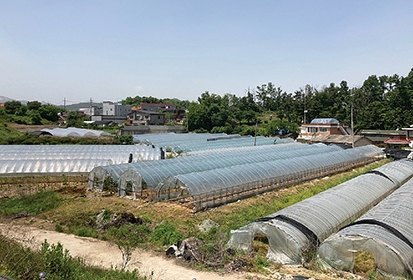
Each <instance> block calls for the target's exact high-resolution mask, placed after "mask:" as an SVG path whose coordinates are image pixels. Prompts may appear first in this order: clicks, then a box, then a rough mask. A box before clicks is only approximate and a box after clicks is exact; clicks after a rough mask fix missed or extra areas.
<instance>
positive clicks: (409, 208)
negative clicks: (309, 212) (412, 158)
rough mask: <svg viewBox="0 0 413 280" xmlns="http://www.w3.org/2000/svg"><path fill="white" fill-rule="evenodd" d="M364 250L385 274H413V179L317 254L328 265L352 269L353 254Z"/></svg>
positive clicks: (327, 240) (344, 230) (335, 236)
mask: <svg viewBox="0 0 413 280" xmlns="http://www.w3.org/2000/svg"><path fill="white" fill-rule="evenodd" d="M363 251H365V252H369V253H371V254H372V255H373V257H374V262H375V267H376V268H377V269H378V270H379V271H380V272H383V274H385V275H392V276H398V277H403V278H411V277H413V179H410V180H409V181H408V182H407V183H406V184H404V185H403V186H401V187H400V188H399V189H397V190H396V191H395V192H394V193H392V194H391V195H389V196H388V197H387V198H386V199H384V200H383V201H382V202H380V203H379V204H378V205H377V206H375V207H374V208H373V209H371V210H370V211H368V212H367V213H366V214H364V215H363V216H362V217H360V218H359V219H358V220H356V221H355V222H353V223H351V224H349V225H347V226H346V227H344V228H342V229H341V230H340V231H339V232H337V233H336V234H334V235H332V236H330V237H329V238H327V239H326V240H325V241H324V242H323V243H321V245H320V247H319V249H318V254H319V257H320V259H321V261H322V262H324V265H326V267H327V268H331V267H333V268H335V269H340V270H347V271H353V269H354V265H355V263H354V262H355V260H354V256H355V254H357V252H363Z"/></svg>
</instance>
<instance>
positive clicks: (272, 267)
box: [0, 160, 388, 279]
mask: <svg viewBox="0 0 413 280" xmlns="http://www.w3.org/2000/svg"><path fill="white" fill-rule="evenodd" d="M386 162H388V160H381V161H378V162H375V163H372V164H369V165H367V166H364V167H360V168H355V169H353V170H351V171H348V172H343V173H340V174H336V175H333V176H331V177H325V178H323V179H317V180H313V181H309V182H306V183H302V184H298V185H294V186H292V187H289V188H285V189H281V190H277V191H272V192H268V193H264V194H262V195H258V196H255V197H251V198H248V199H244V200H240V201H238V202H234V203H230V204H227V205H223V206H220V207H216V208H212V209H210V210H208V211H205V212H199V213H195V214H194V213H193V212H192V211H190V209H188V208H186V207H182V206H180V205H178V204H172V203H169V202H158V203H153V202H148V201H145V200H130V199H126V198H120V197H117V196H115V195H112V194H107V193H106V194H105V193H95V192H91V191H87V186H86V182H85V181H82V180H81V179H78V180H77V181H75V182H69V181H70V180H67V179H65V180H66V182H60V183H58V182H55V181H53V182H49V183H44V182H43V183H39V181H36V182H33V184H31V183H30V180H26V183H25V185H24V186H23V188H25V189H26V190H28V189H32V190H33V191H31V192H30V191H29V192H27V193H26V195H30V193H34V192H35V191H38V190H39V187H38V186H39V185H40V184H41V185H42V186H44V188H45V190H49V189H54V187H55V186H56V190H55V191H54V193H55V194H56V197H57V198H58V199H59V201H60V203H59V204H58V206H56V207H54V208H51V209H48V210H46V211H42V212H41V213H39V214H32V213H30V212H25V211H21V212H17V213H14V214H11V215H5V214H4V213H2V217H1V223H3V224H5V225H7V226H17V227H19V228H21V229H24V228H29V227H30V228H35V229H36V231H39V232H40V233H44V237H47V235H48V234H52V233H53V232H55V234H77V235H81V236H88V232H87V231H86V230H85V228H82V227H83V226H84V225H81V221H87V220H88V219H89V218H90V217H91V216H93V215H96V214H98V213H99V212H100V211H101V210H102V209H106V210H107V211H108V212H111V213H132V214H133V215H134V216H136V217H141V218H142V219H143V220H144V221H146V222H147V224H148V228H149V229H150V230H151V231H154V230H155V228H156V227H157V226H159V225H162V224H165V223H169V224H171V225H172V226H173V227H174V231H175V232H178V233H180V234H181V237H185V238H187V237H193V236H196V237H201V238H203V239H204V241H205V243H206V246H205V247H206V252H207V254H206V258H207V257H213V255H214V254H213V253H216V252H211V248H214V247H215V248H223V247H225V246H224V245H225V244H226V243H227V241H228V233H229V231H230V230H233V229H237V228H239V227H241V226H243V225H245V224H247V223H249V222H250V221H252V220H255V219H257V218H260V217H263V216H265V215H268V214H271V213H273V212H276V211H278V210H280V209H282V208H284V207H286V206H289V205H292V204H294V203H295V202H297V201H300V200H302V199H305V198H307V197H309V196H312V195H314V194H316V193H318V192H320V191H322V190H325V189H328V188H331V187H333V186H334V185H337V184H339V183H340V182H342V181H346V180H348V179H350V178H352V177H354V176H357V175H358V174H362V173H364V172H366V171H368V170H371V169H374V168H376V167H378V166H381V165H383V164H384V163H386ZM59 178H60V177H59ZM12 179H13V178H10V179H9V180H12ZM14 180H16V179H14ZM37 180H39V179H37ZM19 184H20V183H17V184H16V186H15V187H14V188H13V186H11V185H9V187H8V192H10V194H12V193H19V191H20V193H21V191H22V190H21V189H22V186H20V185H19ZM2 196H3V197H7V196H8V195H7V194H4V193H3V194H2ZM3 200H5V199H4V198H3ZM0 201H1V200H0ZM208 219H210V220H212V221H214V222H215V223H217V225H218V227H217V229H216V230H214V232H213V233H208V234H205V233H200V231H199V229H198V225H200V224H201V223H202V222H203V221H205V220H208ZM89 235H93V234H91V232H89ZM94 237H95V238H99V236H94ZM100 237H101V236H100ZM39 238H42V237H41V235H40V236H39ZM64 239H65V238H63V237H61V240H64ZM90 242H91V244H92V243H94V242H95V241H90ZM168 245H170V244H168ZM168 245H161V244H160V243H158V242H155V241H153V240H150V239H147V240H145V242H141V243H140V244H139V246H137V247H136V250H143V251H144V252H147V253H151V254H155V255H156V256H157V258H158V259H157V261H159V262H162V263H163V262H165V265H166V264H167V263H169V264H171V260H170V259H166V258H165V254H164V251H165V249H166V248H167V246H168ZM82 247H83V249H84V251H85V253H82V252H78V251H76V252H77V253H76V254H79V255H82V256H85V255H86V252H87V251H88V250H89V249H88V245H85V244H84V245H83V246H82ZM267 248H268V244H265V243H260V242H257V243H256V244H255V246H254V249H255V251H254V253H253V254H251V255H247V256H241V257H240V258H241V259H242V260H245V258H251V263H250V264H249V265H247V264H248V263H246V265H245V267H241V268H239V269H238V270H237V272H234V271H230V269H228V268H229V266H228V263H231V262H232V261H233V260H227V261H228V263H225V261H222V263H220V265H218V266H217V267H214V268H212V270H213V271H215V272H214V273H218V274H211V275H212V276H211V275H210V277H214V275H215V276H216V275H222V274H223V273H224V274H225V275H226V277H230V278H226V279H231V278H232V277H238V278H232V279H278V278H280V277H281V276H280V275H282V274H285V275H290V277H292V275H300V276H305V277H313V278H317V279H338V278H343V277H345V278H347V279H354V278H359V277H367V276H368V271H360V272H359V273H358V275H352V274H343V273H341V272H336V271H333V272H325V271H319V270H318V269H317V266H316V265H315V264H314V263H308V264H306V265H305V266H304V267H297V266H286V265H280V264H270V263H266V262H265V261H262V260H263V258H264V257H265V251H266V249H267ZM115 249H116V246H115ZM103 250H105V249H104V247H102V251H103ZM116 250H117V252H118V263H119V262H120V261H121V254H120V251H119V250H118V249H116ZM116 250H115V251H116ZM137 252H140V251H137ZM97 255H98V254H96V256H97ZM112 255H113V254H112ZM96 256H93V255H92V256H90V254H89V256H88V258H90V261H91V262H93V261H94V259H95V261H96ZM145 259H146V258H145ZM148 259H150V258H149V257H148ZM257 260H258V261H257ZM260 260H261V261H260ZM142 261H143V260H142V256H141V255H140V254H136V253H134V254H133V255H132V260H131V262H130V264H129V268H133V267H134V264H135V265H136V263H139V262H142ZM115 262H116V261H115ZM109 263H110V262H109ZM109 263H107V262H102V264H101V265H103V266H105V265H106V268H110V265H111V264H113V263H110V264H109ZM173 265H179V266H182V265H183V266H184V267H186V268H187V269H190V270H191V271H194V273H201V274H200V275H202V272H204V271H210V270H211V267H208V265H206V264H199V263H197V262H194V261H191V262H185V261H183V260H179V261H178V262H176V261H174V262H173ZM173 270H175V269H174V268H172V269H171V271H173ZM364 270H366V269H364ZM164 273H166V272H165V271H164ZM196 275H198V274H196ZM166 276H170V278H168V277H166ZM204 276H205V275H203V277H201V278H198V279H219V278H207V277H206V276H205V277H204ZM156 277H158V278H156ZM163 277H165V278H163ZM216 277H218V276H216ZM254 277H255V278H254ZM153 279H179V278H173V275H172V274H171V275H159V274H158V275H157V276H155V277H154V278H153ZM181 279H182V278H181ZM189 279H192V278H189Z"/></svg>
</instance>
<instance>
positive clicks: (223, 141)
mask: <svg viewBox="0 0 413 280" xmlns="http://www.w3.org/2000/svg"><path fill="white" fill-rule="evenodd" d="M133 138H134V142H135V143H137V144H141V145H150V146H156V147H164V148H165V150H166V151H168V152H172V153H174V154H181V153H183V152H193V151H201V150H203V151H205V150H209V151H210V150H214V149H219V148H229V147H247V146H263V145H273V144H281V143H286V142H290V143H291V142H294V140H293V139H291V138H284V139H280V138H278V137H264V136H257V137H253V136H241V135H239V134H225V133H212V134H211V133H198V134H197V133H166V134H165V133H161V134H144V135H134V136H133Z"/></svg>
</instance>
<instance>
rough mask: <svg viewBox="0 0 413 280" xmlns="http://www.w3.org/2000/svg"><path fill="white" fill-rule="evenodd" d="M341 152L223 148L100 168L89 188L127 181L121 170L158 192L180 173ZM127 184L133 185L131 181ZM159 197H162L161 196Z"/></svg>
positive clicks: (316, 148) (312, 147) (303, 146)
mask: <svg viewBox="0 0 413 280" xmlns="http://www.w3.org/2000/svg"><path fill="white" fill-rule="evenodd" d="M339 150H341V148H339V147H336V146H326V145H324V144H317V145H306V144H284V145H269V146H259V147H254V146H251V147H242V148H231V149H227V150H225V149H221V150H220V151H219V152H213V151H211V153H206V154H198V155H190V156H186V157H179V158H175V159H168V160H163V161H154V162H137V163H131V164H123V165H118V166H115V165H113V166H104V167H100V168H96V169H95V170H92V171H91V172H90V174H89V184H88V187H89V189H95V190H102V189H103V185H104V182H105V181H106V182H107V179H106V178H107V177H108V176H109V177H111V181H113V182H117V181H118V180H124V178H123V177H124V176H122V172H121V170H123V171H126V170H129V171H128V173H127V174H126V175H125V176H126V177H129V178H130V176H131V173H132V172H133V171H135V172H136V173H137V175H136V177H137V178H142V184H144V186H145V188H148V189H153V190H154V189H155V187H157V185H158V184H159V183H160V182H161V181H162V180H164V179H165V178H167V177H169V176H175V175H178V174H186V173H192V172H201V171H205V170H217V169H220V168H225V167H228V166H234V165H242V164H247V163H257V162H265V161H274V160H282V159H287V158H292V157H299V156H305V155H312V154H319V153H324V152H331V151H339ZM102 169H105V170H107V173H104V172H102V171H101V170H102ZM115 170H116V171H115ZM126 181H129V182H131V180H126ZM135 187H136V188H135V189H134V190H135V191H138V192H140V191H141V190H142V188H143V187H142V186H141V185H139V184H136V183H135ZM157 193H158V194H159V193H160V192H159V189H157ZM166 193H169V190H167V191H166ZM156 196H158V195H156ZM152 197H153V198H155V195H152ZM158 197H160V195H159V196H158Z"/></svg>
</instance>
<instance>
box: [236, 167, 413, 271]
mask: <svg viewBox="0 0 413 280" xmlns="http://www.w3.org/2000/svg"><path fill="white" fill-rule="evenodd" d="M313 161H314V160H313ZM412 176H413V161H411V160H400V161H394V162H391V163H388V164H386V165H384V166H382V167H379V168H377V169H375V170H373V171H371V172H368V173H365V174H363V175H360V176H358V177H356V178H354V179H351V180H349V181H347V182H345V183H342V184H340V185H338V186H336V187H334V188H332V189H329V190H327V191H324V192H322V193H319V194H317V195H314V196H312V197H310V198H308V199H305V200H303V201H301V202H298V203H296V204H294V205H292V206H289V207H287V208H284V209H282V210H280V211H278V212H276V213H274V214H272V215H269V216H267V217H264V218H261V219H258V220H256V221H254V222H252V223H250V224H248V225H245V226H243V227H241V228H239V229H238V230H235V231H232V232H231V237H230V241H229V246H230V247H233V248H238V249H243V250H251V249H252V244H253V239H254V236H255V235H257V234H260V235H265V236H266V237H267V238H268V244H269V249H268V253H267V258H268V259H269V260H271V261H273V262H279V263H284V264H301V263H302V262H304V261H305V258H306V254H307V253H308V252H310V251H311V250H313V249H314V248H316V247H317V246H318V245H319V244H320V243H321V242H323V241H324V240H325V239H327V238H328V237H329V236H330V235H332V234H333V233H336V232H337V231H339V230H340V228H342V227H344V226H346V225H348V224H350V223H351V222H352V221H354V220H355V219H357V218H358V217H360V216H361V215H362V214H364V213H365V212H366V211H367V210H369V209H371V208H372V207H373V206H374V205H375V204H377V203H378V202H380V201H381V200H382V199H384V198H385V197H386V196H388V195H389V194H390V193H391V192H392V191H394V190H395V189H396V188H398V187H399V186H401V185H402V184H403V183H405V182H406V181H407V180H408V179H409V178H411V177H412ZM389 201H392V202H394V199H389ZM403 205H408V204H403ZM379 209H384V208H379ZM400 209H401V208H399V210H397V211H394V215H395V216H394V217H396V216H397V217H401V216H403V217H404V218H406V217H407V216H409V213H410V212H409V213H405V214H402V212H401V210H400ZM404 209H407V210H406V211H410V210H409V209H411V206H410V205H409V206H406V208H404ZM375 213H377V214H378V215H379V216H380V215H383V217H385V216H386V215H387V214H388V213H389V212H387V211H381V210H377V211H376V212H375ZM397 213H399V215H397ZM369 217H370V216H369ZM406 219H410V217H409V218H406ZM407 221H410V220H406V222H405V221H404V220H403V223H401V225H400V227H405V228H406V229H407V230H410V231H411V228H410V229H409V227H411V225H412V224H413V223H411V221H410V223H407ZM394 223H396V220H394ZM391 225H393V223H392V224H391ZM366 227H369V228H371V227H379V226H378V225H354V226H351V227H348V228H346V229H345V230H344V231H343V232H340V234H339V236H340V237H341V239H342V240H345V238H343V236H344V234H345V233H349V234H351V233H354V235H353V236H354V239H355V240H357V236H358V234H359V233H360V234H361V235H363V234H365V235H367V236H369V234H370V231H369V230H368V229H367V228H366ZM357 228H359V229H360V230H358V231H355V230H353V231H351V230H352V229H357ZM361 229H365V230H367V231H365V232H364V233H362V231H361ZM381 230H384V231H385V229H383V228H382V229H381ZM411 234H412V232H408V233H407V234H406V235H407V236H409V237H411V236H412V235H411ZM389 235H390V233H387V236H389ZM373 238H375V237H374V236H372V239H373ZM364 239H365V240H367V238H364ZM335 240H336V241H335V242H336V244H337V243H338V241H337V239H335ZM397 242H399V241H397ZM330 244H331V243H330ZM346 245H347V247H345V245H342V246H341V245H340V246H341V247H340V248H343V249H342V252H344V251H345V250H347V249H344V248H349V249H350V248H352V247H351V246H350V245H351V242H350V243H348V244H346ZM326 246H328V245H326ZM404 246H405V245H404ZM405 247H406V246H405ZM411 249H412V248H410V251H409V252H410V254H411V253H412V251H411ZM329 253H330V257H331V258H334V259H337V258H336V256H335V251H334V250H332V249H330V250H329ZM343 254H344V253H343ZM348 256H349V254H348V253H347V254H346V257H348ZM411 260H412V258H410V261H411ZM337 264H339V261H337Z"/></svg>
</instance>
